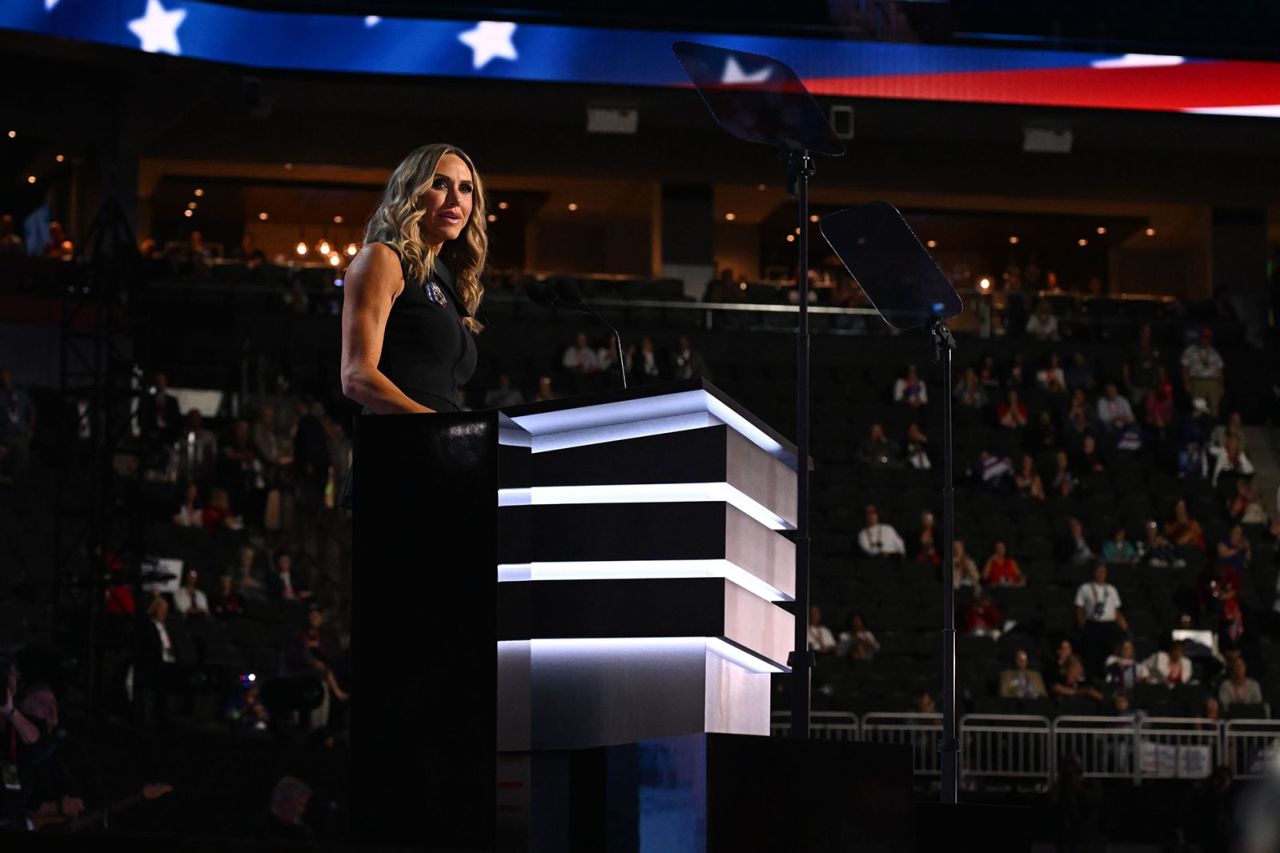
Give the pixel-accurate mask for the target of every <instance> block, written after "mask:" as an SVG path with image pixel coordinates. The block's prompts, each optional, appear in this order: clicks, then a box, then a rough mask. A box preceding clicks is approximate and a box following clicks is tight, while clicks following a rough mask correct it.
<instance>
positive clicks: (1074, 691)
mask: <svg viewBox="0 0 1280 853" xmlns="http://www.w3.org/2000/svg"><path fill="white" fill-rule="evenodd" d="M1049 690H1050V692H1052V693H1053V695H1054V698H1056V699H1070V698H1073V697H1077V696H1080V697H1084V698H1088V699H1094V700H1096V701H1098V702H1101V701H1102V698H1103V697H1102V691H1100V690H1098V688H1096V687H1094V686H1093V685H1091V684H1089V682H1088V681H1087V680H1086V679H1085V669H1084V662H1083V661H1081V660H1080V658H1078V657H1076V656H1075V655H1072V656H1071V657H1069V658H1067V661H1066V664H1065V666H1064V667H1063V670H1062V672H1061V673H1060V674H1059V675H1058V677H1057V678H1055V679H1054V681H1053V684H1052V685H1050V687H1049Z"/></svg>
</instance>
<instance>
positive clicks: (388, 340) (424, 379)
mask: <svg viewBox="0 0 1280 853" xmlns="http://www.w3.org/2000/svg"><path fill="white" fill-rule="evenodd" d="M386 245H388V246H390V248H391V249H392V250H393V251H395V246H391V245H390V244H389V243H388V244H386ZM397 254H399V253H398V252H397ZM400 269H401V271H402V272H403V273H404V290H402V291H401V292H400V295H399V296H398V297H396V300H395V302H393V303H391V312H390V313H389V314H388V315H387V324H386V329H385V331H384V333H383V338H382V356H381V358H380V359H379V360H378V370H379V371H380V372H381V373H382V375H383V376H386V377H387V378H388V379H390V380H391V381H392V382H393V383H395V386H396V387H397V388H399V389H400V390H401V391H403V392H404V393H405V395H406V396H407V397H409V399H411V400H413V401H414V402H416V403H421V404H422V405H424V406H427V407H428V408H431V409H435V410H436V411H438V412H456V411H458V389H459V388H461V387H462V386H463V385H465V384H466V382H467V380H469V379H470V378H471V374H473V373H475V370H476V358H477V355H476V343H475V339H474V338H473V337H472V335H471V332H470V331H468V329H467V327H466V326H465V325H463V322H462V321H463V318H465V317H469V316H471V315H470V313H469V312H468V311H467V309H466V306H464V305H463V304H462V299H461V298H460V297H459V294H458V291H457V288H456V287H455V285H454V277H453V272H452V270H450V269H449V268H448V267H447V266H445V264H444V263H442V262H441V261H440V259H439V258H437V259H436V262H435V267H434V269H432V271H431V274H430V275H429V276H428V277H427V278H426V280H422V279H414V278H410V275H409V270H408V267H407V266H406V265H405V263H404V259H403V258H401V261H400Z"/></svg>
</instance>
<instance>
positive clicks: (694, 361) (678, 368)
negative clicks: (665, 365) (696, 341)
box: [671, 335, 711, 380]
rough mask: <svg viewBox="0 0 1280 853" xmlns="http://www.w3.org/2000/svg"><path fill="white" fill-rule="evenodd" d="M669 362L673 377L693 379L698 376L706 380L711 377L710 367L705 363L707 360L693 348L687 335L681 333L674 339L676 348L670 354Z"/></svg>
mask: <svg viewBox="0 0 1280 853" xmlns="http://www.w3.org/2000/svg"><path fill="white" fill-rule="evenodd" d="M671 364H672V371H671V375H672V377H673V378H675V379H693V378H695V377H699V376H700V377H702V378H703V379H706V380H710V379H711V368H710V367H709V366H708V365H707V360H706V359H705V358H703V357H702V353H700V352H698V351H697V350H696V349H694V348H693V344H692V343H691V342H690V340H689V336H688V335H681V336H680V337H678V338H677V339H676V350H675V352H674V353H672V355H671Z"/></svg>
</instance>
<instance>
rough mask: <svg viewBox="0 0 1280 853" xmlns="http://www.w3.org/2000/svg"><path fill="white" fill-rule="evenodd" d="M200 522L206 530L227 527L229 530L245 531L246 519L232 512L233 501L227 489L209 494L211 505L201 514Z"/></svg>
mask: <svg viewBox="0 0 1280 853" xmlns="http://www.w3.org/2000/svg"><path fill="white" fill-rule="evenodd" d="M200 520H201V521H202V522H203V523H204V528H205V529H206V530H216V529H217V528H219V527H225V528H226V529H228V530H243V529H244V519H242V518H241V517H240V516H238V515H236V514H235V513H234V512H232V510H231V499H230V498H229V497H228V496H227V490H226V489H214V490H213V491H212V492H210V493H209V505H208V506H206V507H205V508H204V511H203V512H201V514H200Z"/></svg>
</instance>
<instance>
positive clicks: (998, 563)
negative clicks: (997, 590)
mask: <svg viewBox="0 0 1280 853" xmlns="http://www.w3.org/2000/svg"><path fill="white" fill-rule="evenodd" d="M982 582H983V583H984V584H985V585H987V586H1026V585H1027V579H1026V577H1024V576H1023V574H1022V569H1021V568H1019V567H1018V561H1017V560H1015V559H1013V557H1010V556H1009V554H1008V551H1007V550H1006V549H1005V544H1004V543H1003V542H999V541H997V542H996V544H995V546H994V550H993V553H992V554H991V556H990V557H988V558H987V564H986V565H985V566H983V567H982Z"/></svg>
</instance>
